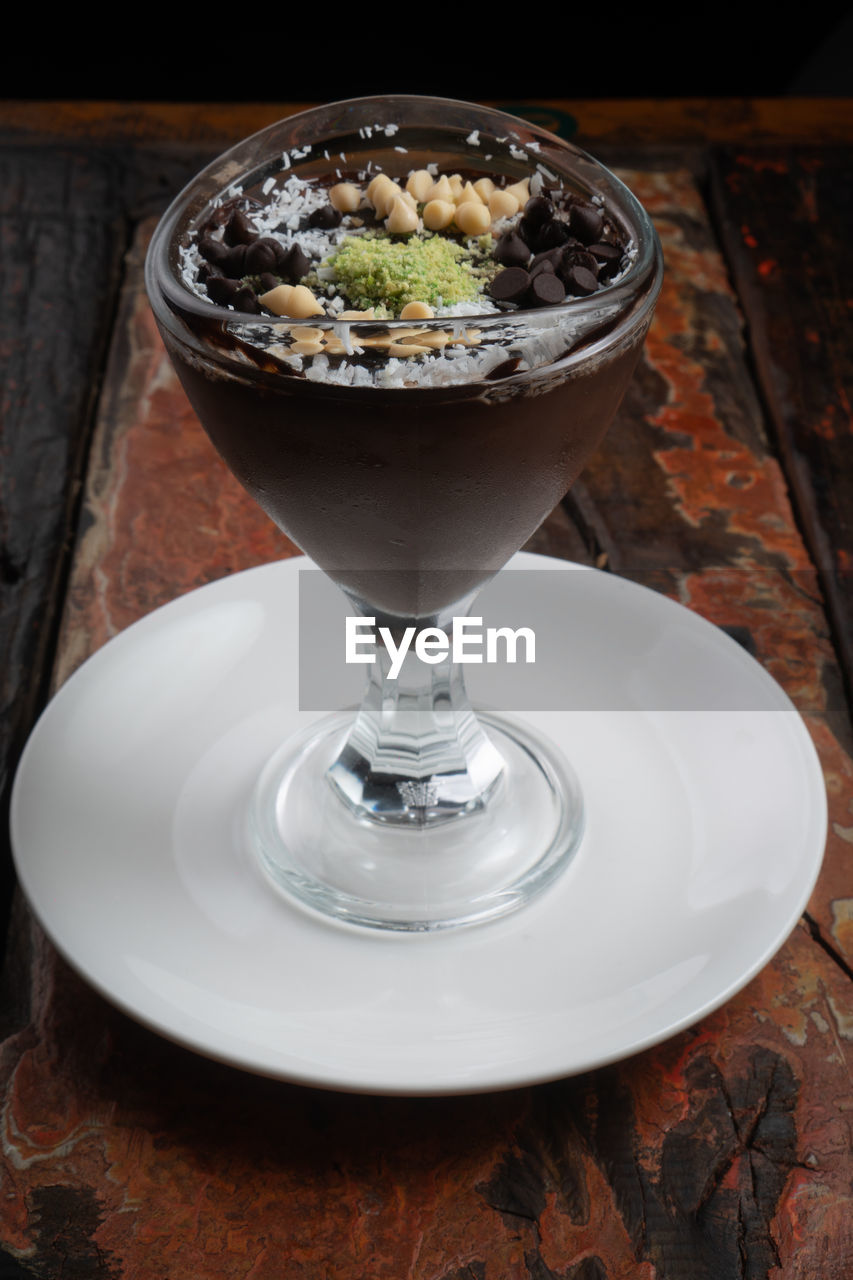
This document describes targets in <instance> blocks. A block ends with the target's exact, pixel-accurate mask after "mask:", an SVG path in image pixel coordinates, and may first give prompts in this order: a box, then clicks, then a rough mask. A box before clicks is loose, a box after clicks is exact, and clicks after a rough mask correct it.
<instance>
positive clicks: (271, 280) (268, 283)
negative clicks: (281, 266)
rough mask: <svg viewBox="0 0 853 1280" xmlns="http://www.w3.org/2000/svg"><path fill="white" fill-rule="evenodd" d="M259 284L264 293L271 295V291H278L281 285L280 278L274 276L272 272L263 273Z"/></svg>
mask: <svg viewBox="0 0 853 1280" xmlns="http://www.w3.org/2000/svg"><path fill="white" fill-rule="evenodd" d="M259 283H260V286H261V289H262V290H263V292H264V293H269V291H270V289H277V288H278V286H279V285H280V284H281V281H280V280H279V278H278V276H274V275H273V273H272V272H271V271H262V272H261V274H260V277H259Z"/></svg>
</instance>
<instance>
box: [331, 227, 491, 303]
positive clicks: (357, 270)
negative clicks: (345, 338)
mask: <svg viewBox="0 0 853 1280" xmlns="http://www.w3.org/2000/svg"><path fill="white" fill-rule="evenodd" d="M322 266H323V268H329V269H330V270H331V271H333V272H334V277H335V280H336V282H337V285H338V288H339V289H340V290H341V292H343V293H344V294H345V295H346V297H347V299H348V300H349V302H350V305H351V306H352V307H354V308H356V309H358V310H364V309H366V308H367V307H375V308H383V309H387V312H388V315H389V316H398V315H399V314H400V311H401V310H402V309H403V307H404V306H405V305H406V303H407V302H427V303H429V305H430V306H432V307H436V306H453V305H454V304H455V303H457V302H472V301H473V300H474V299H475V298H476V297H477V295H478V294H479V293H480V291H481V290H482V288H483V287H484V284H485V283H486V275H485V274H484V268H483V267H482V266H481V265H480V262H479V254H477V255H475V254H474V253H472V250H471V249H470V248H467V247H466V246H465V245H463V244H460V243H459V242H457V241H455V240H450V239H447V238H446V237H444V236H437V235H424V236H420V235H412V236H408V237H407V238H406V239H399V238H394V239H391V238H388V237H384V236H382V235H381V233H380V234H376V235H371V234H367V235H363V236H348V237H347V238H346V239H345V240H343V241H342V242H341V244H340V245H339V246H338V248H337V249H336V251H335V252H334V253H333V254H331V255H330V257H329V258H328V259H327V260H326V261H325V262H324V263H323V264H322Z"/></svg>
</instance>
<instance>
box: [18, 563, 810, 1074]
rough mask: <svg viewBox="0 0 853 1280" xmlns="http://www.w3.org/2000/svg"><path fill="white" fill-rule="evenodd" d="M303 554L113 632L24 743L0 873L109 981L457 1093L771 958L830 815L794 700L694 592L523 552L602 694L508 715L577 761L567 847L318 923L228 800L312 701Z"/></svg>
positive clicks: (586, 1055) (319, 1066)
mask: <svg viewBox="0 0 853 1280" xmlns="http://www.w3.org/2000/svg"><path fill="white" fill-rule="evenodd" d="M306 563H307V562H306V561H304V560H303V559H301V558H297V559H293V560H288V561H283V562H281V563H277V564H273V565H269V566H265V567H262V568H259V569H254V570H250V571H248V572H245V573H240V574H236V575H235V576H233V577H231V578H226V579H224V580H222V581H220V582H216V583H213V584H212V585H210V586H207V587H204V588H202V589H200V590H198V591H194V592H192V593H190V594H188V595H186V596H183V597H182V598H180V599H178V600H176V601H174V602H173V603H171V604H169V605H166V606H165V607H164V608H162V609H159V610H157V611H156V612H155V613H152V614H150V615H149V616H148V617H146V618H144V619H143V620H142V621H140V622H139V623H137V624H136V625H134V626H132V627H130V628H129V629H128V630H127V631H125V632H124V633H122V634H121V635H119V636H118V637H117V638H116V639H114V640H112V641H111V642H110V643H109V644H107V645H106V646H105V647H104V648H103V649H101V650H100V651H99V652H98V653H96V654H95V655H94V656H93V657H92V658H90V659H89V661H88V662H87V663H85V664H84V665H83V666H82V667H81V668H80V670H79V671H77V672H76V673H75V675H74V676H73V677H72V678H71V679H70V680H69V681H68V682H67V684H66V685H65V686H64V687H63V688H62V689H61V690H60V692H59V694H58V695H57V696H56V698H55V699H54V700H53V701H52V702H51V703H50V705H49V706H48V708H47V710H46V711H45V713H44V715H43V716H42V718H41V720H40V721H39V723H38V725H37V726H36V728H35V730H34V732H33V734H32V737H31V739H30V741H29V743H28V745H27V748H26V750H25V752H24V756H23V758H22V761H21V765H20V768H19V771H18V776H17V779H16V783H15V790H14V795H13V803H12V839H13V847H14V853H15V859H16V863H17V868H18V873H19V876H20V880H21V884H22V886H23V889H24V891H25V893H26V895H27V897H28V899H29V901H30V903H31V905H32V907H33V909H34V911H35V913H36V915H37V916H38V918H39V920H40V921H41V923H42V925H43V926H44V928H45V930H46V931H47V933H48V934H49V936H50V937H51V938H52V940H53V942H54V943H55V945H56V946H57V948H58V949H59V951H60V952H61V953H62V954H63V955H64V956H65V957H66V958H67V959H68V960H69V961H70V963H71V964H72V965H73V966H74V967H75V968H76V969H77V970H78V971H79V972H80V973H81V974H82V975H83V976H84V977H85V978H86V979H87V980H88V981H89V982H91V983H92V984H93V985H94V986H95V987H96V988H97V989H98V990H99V991H101V992H102V993H103V994H104V995H105V996H106V997H107V998H108V999H110V1000H111V1001H113V1002H114V1003H115V1004H117V1005H118V1006H119V1007H120V1008H122V1009H123V1010H125V1011H126V1012H127V1013H129V1014H131V1015H132V1016H134V1017H136V1018H137V1019H139V1020H140V1021H141V1022H143V1023H145V1024H146V1025H147V1026H149V1027H151V1028H153V1029H154V1030H155V1031H157V1032H160V1033H161V1034H163V1035H165V1036H168V1037H170V1038H172V1039H174V1040H176V1041H178V1042H179V1043H181V1044H182V1045H185V1046H188V1047H190V1048H192V1049H195V1050H197V1051H199V1052H201V1053H204V1054H207V1055H209V1056H211V1057H214V1058H217V1059H220V1060H222V1061H225V1062H228V1063H231V1064H233V1065H235V1066H238V1067H242V1068H245V1069H248V1070H251V1071H255V1072H259V1073H263V1074H266V1075H271V1076H275V1077H279V1078H281V1079H285V1080H289V1081H297V1082H303V1083H307V1084H312V1085H317V1086H322V1087H328V1088H337V1089H346V1090H357V1091H367V1092H377V1093H399V1094H442V1093H464V1092H470V1091H476V1090H487V1089H498V1088H508V1087H513V1086H519V1085H524V1084H530V1083H535V1082H538V1081H544V1080H548V1079H554V1078H557V1077H560V1076H564V1075H569V1074H572V1073H574V1072H578V1071H583V1070H587V1069H589V1068H592V1067H595V1066H598V1065H601V1064H603V1063H606V1062H610V1061H613V1060H615V1059H618V1058H621V1057H624V1056H626V1055H628V1054H631V1053H633V1052H635V1051H637V1050H639V1049H642V1048H645V1047H647V1046H649V1045H652V1044H655V1043H656V1042H658V1041H660V1040H663V1039H664V1038H666V1037H667V1036H669V1035H671V1034H673V1033H674V1032H676V1031H678V1030H680V1029H681V1028H684V1027H686V1026H688V1025H689V1024H691V1023H692V1022H694V1021H696V1020H697V1019H699V1018H701V1017H702V1016H703V1015H704V1014H706V1013H707V1012H709V1011H710V1010H712V1009H714V1008H716V1007H717V1006H719V1005H720V1004H722V1003H723V1002H724V1001H725V1000H726V999H728V998H729V997H730V996H731V995H732V994H733V993H734V992H736V991H737V990H738V989H739V988H740V987H742V986H743V985H744V984H745V983H746V982H747V981H748V980H749V979H750V978H751V977H752V976H753V975H754V974H755V973H757V972H758V970H759V969H761V968H762V966H763V965H765V964H766V963H767V961H768V960H769V959H770V958H771V956H772V955H773V954H774V952H775V951H776V950H777V949H778V947H779V946H780V945H781V944H782V942H783V941H784V939H785V938H786V937H787V935H788V934H789V932H790V931H791V929H792V928H793V927H794V925H795V924H796V922H797V919H798V918H799V916H800V914H801V912H802V910H803V908H804V906H805V904H806V902H807V900H808V897H809V894H810V892H811V889H812V887H813V884H814V881H815V878H816V876H817V873H818V870H819V867H820V862H821V858H822V854H823V848H824V841H825V836H826V798H825V791H824V784H823V779H822V774H821V770H820V767H819V764H818V761H817V757H816V754H815V751H814V748H813V746H812V743H811V740H810V738H809V736H808V734H807V732H806V730H805V727H804V725H803V723H802V721H801V719H800V717H799V716H798V714H797V713H796V711H795V710H794V708H793V707H792V705H791V703H790V702H789V700H788V699H787V697H786V696H785V694H784V693H783V692H782V691H781V689H780V688H779V687H778V685H777V684H775V682H774V681H773V680H772V679H771V678H770V677H769V676H768V675H767V674H766V673H765V672H764V671H763V669H762V668H761V667H760V666H759V665H758V664H757V663H756V662H755V661H754V660H753V659H752V658H750V657H749V656H748V655H747V654H746V653H745V652H744V651H743V650H742V649H741V648H740V647H739V646H738V645H737V644H735V643H734V642H733V641H732V640H730V639H729V638H728V637H727V636H726V635H724V634H723V633H722V632H721V631H719V630H718V629H717V628H715V627H713V626H711V625H710V624H709V623H707V622H705V621H704V620H703V619H701V618H699V617H698V616H696V615H695V614H693V613H691V612H690V611H688V610H686V609H684V608H682V607H680V606H679V605H677V604H673V603H672V602H671V601H668V600H667V599H665V598H664V597H662V596H660V595H657V594H656V593H654V592H652V591H649V590H647V589H645V588H643V587H638V586H635V585H633V584H631V583H628V582H625V581H622V580H621V579H618V578H615V577H612V576H610V575H606V574H602V573H598V572H596V571H593V570H579V569H577V568H575V567H573V566H571V565H567V564H565V563H563V562H560V561H548V560H545V559H543V558H542V557H532V556H528V555H523V554H522V555H519V556H518V557H516V558H515V560H514V561H513V562H512V565H511V568H514V569H526V570H530V569H537V570H539V569H543V568H547V569H552V570H555V571H557V572H555V573H548V575H547V579H548V584H549V585H548V590H547V593H546V594H547V608H548V610H549V611H550V612H551V614H552V615H553V616H554V618H555V619H556V621H557V622H558V623H559V622H560V621H561V620H562V623H563V624H564V634H565V635H566V636H567V640H566V662H567V665H571V664H572V662H573V661H574V665H575V669H578V655H579V654H580V656H581V659H582V661H581V662H580V667H581V671H582V676H583V679H582V682H581V684H582V687H583V688H584V689H585V690H593V691H594V690H596V689H598V690H600V691H602V695H603V694H604V692H605V691H606V694H607V697H606V698H604V696H602V698H600V699H598V698H596V697H591V698H590V700H589V702H588V705H586V706H585V707H584V705H583V704H582V705H581V709H574V710H569V709H565V708H564V709H562V710H560V709H554V710H549V711H538V712H527V713H521V712H517V713H515V714H516V715H517V718H518V719H520V720H522V721H525V722H527V723H529V724H533V725H535V726H536V727H537V728H538V729H539V730H540V731H544V732H546V733H547V734H548V735H549V736H550V737H551V739H552V740H553V742H554V743H555V744H556V745H557V747H558V748H559V749H561V750H562V751H563V752H564V754H565V755H566V757H567V758H568V759H569V760H571V762H572V764H573V765H574V767H575V769H576V771H577V773H578V775H579V777H580V781H581V784H582V787H583V790H584V795H585V798H586V807H587V829H586V833H585V836H584V840H583V843H582V845H581V848H580V850H579V852H578V853H577V854H576V856H575V858H574V860H573V861H572V863H571V864H570V866H569V867H568V869H567V871H566V872H565V873H564V874H563V875H562V876H561V877H560V879H559V880H558V881H557V882H556V884H555V885H553V886H552V887H551V888H549V889H548V890H547V891H546V892H545V893H543V894H542V896H541V897H540V898H539V899H538V900H536V901H534V902H533V903H531V904H530V905H528V906H526V907H524V908H522V909H521V910H519V911H517V912H516V913H515V914H513V915H510V916H508V917H505V918H504V919H501V920H498V921H495V922H492V923H489V924H484V925H476V926H472V927H468V928H462V929H458V930H449V931H444V932H440V933H434V934H414V935H412V934H396V933H385V932H377V931H373V930H369V929H364V928H359V927H357V926H350V925H345V924H336V923H333V922H329V921H326V920H324V919H322V918H320V917H319V916H316V915H314V914H312V913H311V912H310V911H308V910H306V909H304V908H301V907H299V906H297V905H296V904H295V903H292V902H291V901H289V900H288V899H287V898H286V897H285V896H283V895H282V894H281V893H279V892H277V891H276V890H275V889H273V888H272V887H271V886H270V884H269V883H268V881H267V880H266V878H265V877H264V876H263V875H262V874H261V872H260V870H259V869H258V867H257V866H256V865H255V862H254V859H253V857H252V855H251V854H250V853H249V852H248V850H247V849H246V847H245V842H244V835H243V831H244V824H243V814H244V812H245V806H246V803H247V801H248V796H249V793H250V790H251V788H252V786H253V784H254V780H255V778H256V776H257V774H258V772H259V770H260V768H261V765H262V763H263V762H264V760H265V759H266V758H267V757H268V756H269V755H270V754H271V753H272V751H273V750H274V749H275V747H276V746H277V745H278V744H279V742H280V741H281V740H282V739H283V738H284V737H285V736H286V735H287V734H288V733H290V732H293V731H295V730H297V729H299V728H301V727H302V726H303V725H304V724H306V723H308V722H309V721H310V720H312V719H314V718H316V716H317V715H318V714H320V713H318V712H306V711H300V710H299V709H298V707H299V696H298V680H297V675H298V653H297V649H298V628H297V609H298V595H299V592H298V580H299V570H300V568H304V567H305V566H306ZM543 577H544V575H543ZM540 590H542V588H541V587H540ZM578 619H582V620H583V627H582V628H581V629H580V630H579V629H578V627H577V626H576V625H575V626H574V630H573V628H572V623H575V624H576V623H577V620H578ZM569 637H571V639H570V638H569ZM576 650H577V651H576ZM690 689H692V690H693V693H692V694H689V693H686V692H684V691H685V690H688V691H689V690H690ZM696 690H706V691H708V693H707V696H706V697H705V698H704V699H703V698H701V697H697V696H696ZM673 691H675V694H677V696H674V694H673ZM679 691H681V692H679ZM596 702H602V703H603V704H604V705H596ZM706 704H707V705H706ZM720 708H722V709H720Z"/></svg>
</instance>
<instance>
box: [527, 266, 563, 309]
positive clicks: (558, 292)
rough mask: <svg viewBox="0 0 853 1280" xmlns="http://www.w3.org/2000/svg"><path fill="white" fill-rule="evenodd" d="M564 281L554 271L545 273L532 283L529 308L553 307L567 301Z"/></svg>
mask: <svg viewBox="0 0 853 1280" xmlns="http://www.w3.org/2000/svg"><path fill="white" fill-rule="evenodd" d="M565 296H566V290H565V286H564V285H563V282H562V280H560V279H558V277H557V276H556V275H555V274H554V272H553V271H543V272H541V274H540V275H538V276H536V277H535V278H534V279H533V280H531V282H530V290H529V292H528V295H527V298H526V302H527V305H528V306H529V307H553V306H556V305H557V304H558V303H560V302H562V301H563V300H564V299H565Z"/></svg>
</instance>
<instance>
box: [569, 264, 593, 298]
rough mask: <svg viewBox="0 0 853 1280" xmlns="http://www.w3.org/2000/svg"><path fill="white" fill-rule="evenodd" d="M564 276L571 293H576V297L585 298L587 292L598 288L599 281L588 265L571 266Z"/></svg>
mask: <svg viewBox="0 0 853 1280" xmlns="http://www.w3.org/2000/svg"><path fill="white" fill-rule="evenodd" d="M563 278H564V280H565V282H566V288H567V289H568V291H569V293H572V294H574V295H575V297H579V298H585V297H586V296H587V294H590V293H595V291H596V289H597V288H598V281H597V280H596V278H595V276H594V275H593V274H592V272H591V271H587V269H586V267H569V269H568V271H567V272H566V273H565V276H564V277H563Z"/></svg>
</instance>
